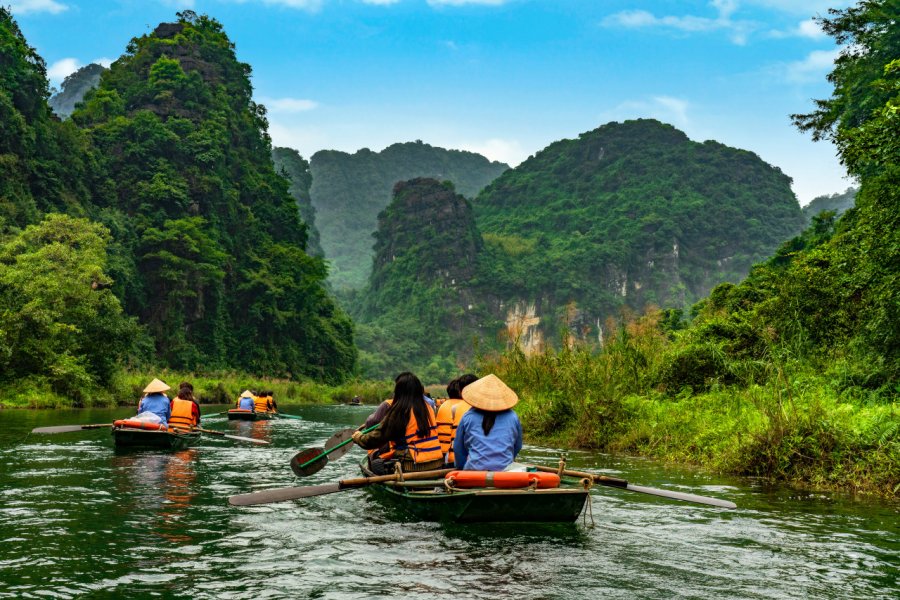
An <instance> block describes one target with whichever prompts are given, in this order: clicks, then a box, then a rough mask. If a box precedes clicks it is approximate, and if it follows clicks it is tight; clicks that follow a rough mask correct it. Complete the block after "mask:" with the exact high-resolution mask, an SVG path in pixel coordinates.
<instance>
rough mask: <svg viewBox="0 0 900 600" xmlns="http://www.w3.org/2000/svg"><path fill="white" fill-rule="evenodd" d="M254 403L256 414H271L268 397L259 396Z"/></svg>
mask: <svg viewBox="0 0 900 600" xmlns="http://www.w3.org/2000/svg"><path fill="white" fill-rule="evenodd" d="M253 403H254V405H255V407H256V412H269V411H270V410H271V408H270V406H271V403H270V401H269V397H268V396H257V397H256V398H254V399H253Z"/></svg>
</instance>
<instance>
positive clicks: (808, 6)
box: [747, 0, 856, 16]
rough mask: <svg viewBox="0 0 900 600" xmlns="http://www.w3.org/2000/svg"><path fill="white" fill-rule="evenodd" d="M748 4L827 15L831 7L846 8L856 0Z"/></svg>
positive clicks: (785, 0)
mask: <svg viewBox="0 0 900 600" xmlns="http://www.w3.org/2000/svg"><path fill="white" fill-rule="evenodd" d="M747 4H752V5H755V6H762V7H764V8H771V9H773V10H777V11H780V12H786V13H791V14H799V15H808V16H812V15H816V14H821V15H825V14H826V13H827V12H828V9H829V8H844V7H847V6H850V5H851V4H856V0H747Z"/></svg>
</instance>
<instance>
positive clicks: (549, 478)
mask: <svg viewBox="0 0 900 600" xmlns="http://www.w3.org/2000/svg"><path fill="white" fill-rule="evenodd" d="M446 479H447V480H448V482H450V485H451V486H452V487H458V488H480V487H493V488H523V487H528V486H530V485H533V483H532V482H534V484H536V485H537V487H538V488H541V489H544V488H555V487H559V475H557V474H556V473H530V472H525V471H451V472H450V473H448V474H447V476H446Z"/></svg>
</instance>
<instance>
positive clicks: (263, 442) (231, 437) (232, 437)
mask: <svg viewBox="0 0 900 600" xmlns="http://www.w3.org/2000/svg"><path fill="white" fill-rule="evenodd" d="M222 437H226V438H228V439H229V440H237V441H239V442H247V443H248V444H260V445H263V446H265V445H268V444H271V443H272V442H269V441H267V440H254V439H253V438H248V437H241V436H239V435H229V434H227V433H226V434H225V435H223V436H222Z"/></svg>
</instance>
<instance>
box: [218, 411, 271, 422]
mask: <svg viewBox="0 0 900 600" xmlns="http://www.w3.org/2000/svg"><path fill="white" fill-rule="evenodd" d="M277 416H278V413H277V412H256V411H254V410H246V409H243V408H232V409H231V410H229V411H228V420H229V421H268V420H270V419H274V418H275V417H277Z"/></svg>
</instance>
